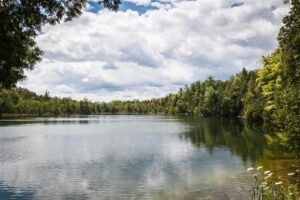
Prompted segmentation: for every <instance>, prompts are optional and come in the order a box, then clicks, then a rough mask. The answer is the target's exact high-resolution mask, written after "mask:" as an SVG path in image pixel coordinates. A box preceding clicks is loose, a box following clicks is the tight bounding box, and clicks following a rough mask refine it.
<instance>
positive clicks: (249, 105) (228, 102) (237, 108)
mask: <svg viewBox="0 0 300 200" xmlns="http://www.w3.org/2000/svg"><path fill="white" fill-rule="evenodd" d="M283 24H284V25H283V27H282V28H281V29H280V32H279V35H278V43H279V47H278V48H277V49H276V50H275V51H274V52H273V53H271V54H270V55H267V56H263V57H262V59H261V60H262V65H263V67H262V68H261V69H259V70H255V71H247V70H246V69H243V70H242V71H241V72H240V73H238V74H236V75H235V76H233V77H231V78H230V79H229V80H226V81H222V80H215V79H214V78H213V77H208V78H207V79H206V80H204V81H197V82H195V83H192V84H191V85H189V86H185V87H184V88H181V89H180V90H179V91H178V92H177V93H175V94H169V95H168V96H166V97H163V98H156V99H151V100H145V101H139V100H133V101H112V102H109V103H104V102H98V103H94V102H90V101H88V100H87V99H85V100H82V101H75V100H72V99H70V98H57V97H54V98H52V97H49V94H48V93H47V92H46V93H45V95H36V94H35V93H33V92H30V91H28V90H26V89H22V88H12V89H4V88H2V89H0V114H1V115H2V116H7V115H40V116H43V115H62V114H101V113H143V114H150V113H153V114H157V113H160V114H170V115H173V114H175V115H194V116H242V117H244V118H245V119H246V120H247V121H255V122H256V121H262V122H265V123H268V124H272V125H273V127H275V128H276V129H278V130H282V131H286V132H289V133H290V134H293V135H298V136H300V114H299V112H300V83H299V82H300V3H299V0H292V1H291V10H290V13H289V15H287V16H286V17H284V19H283ZM298 139H299V138H298Z"/></svg>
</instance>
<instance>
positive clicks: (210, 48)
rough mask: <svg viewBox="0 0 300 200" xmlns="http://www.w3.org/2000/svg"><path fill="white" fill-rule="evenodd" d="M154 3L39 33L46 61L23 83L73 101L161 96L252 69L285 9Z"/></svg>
mask: <svg viewBox="0 0 300 200" xmlns="http://www.w3.org/2000/svg"><path fill="white" fill-rule="evenodd" d="M131 2H132V1H131ZM134 2H135V3H136V4H143V3H141V2H146V1H144V0H142V1H134ZM150 3H151V1H148V0H147V3H144V4H143V5H146V4H147V5H148V4H150ZM153 4H155V5H153ZM151 5H152V6H156V7H157V8H158V9H154V10H153V9H149V10H148V11H147V12H145V13H144V14H139V13H138V12H137V11H132V10H127V11H120V12H117V13H115V12H108V11H106V10H101V11H99V12H97V13H92V12H88V11H84V12H83V15H82V16H81V17H80V18H78V19H75V20H73V21H72V22H67V23H62V24H60V25H57V26H46V27H44V29H43V32H42V34H40V35H39V36H38V37H37V39H36V40H37V42H38V44H39V46H40V47H41V48H42V49H43V50H44V52H45V54H44V56H43V61H42V62H41V63H39V64H38V65H37V66H36V68H35V70H34V71H31V72H28V80H27V81H26V82H23V83H21V84H20V85H21V86H23V87H27V88H29V89H31V90H34V91H36V92H38V93H43V92H44V91H45V90H46V89H47V90H49V91H50V94H52V95H57V96H71V97H73V98H78V99H80V98H84V97H88V98H90V99H93V100H104V101H109V100H112V99H137V98H139V99H146V98H151V97H161V96H164V95H166V94H168V93H170V92H175V91H176V90H177V89H178V88H179V87H181V86H183V85H184V84H189V83H191V82H193V81H196V80H201V79H205V78H206V77H207V76H210V75H211V76H215V77H216V78H221V79H225V78H228V77H229V76H230V75H233V74H234V73H237V72H238V71H240V69H241V68H242V67H246V68H248V69H254V68H257V67H258V64H257V61H258V60H259V57H260V56H261V55H263V54H266V53H269V52H270V51H272V50H273V49H274V48H276V46H277V42H276V36H277V33H278V30H279V27H280V26H281V20H282V17H283V16H284V15H285V14H286V13H287V11H288V7H287V6H285V5H283V4H282V0H265V1H257V0H244V1H234V0H197V1H169V0H165V1H156V2H152V3H151ZM170 5H171V6H170Z"/></svg>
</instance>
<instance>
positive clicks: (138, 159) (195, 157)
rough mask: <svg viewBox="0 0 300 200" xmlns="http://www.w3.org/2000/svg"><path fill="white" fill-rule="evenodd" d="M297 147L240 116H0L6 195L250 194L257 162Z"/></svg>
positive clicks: (1, 179)
mask: <svg viewBox="0 0 300 200" xmlns="http://www.w3.org/2000/svg"><path fill="white" fill-rule="evenodd" d="M258 165H264V168H265V169H271V170H273V171H275V173H279V174H280V173H282V174H286V172H287V171H288V170H289V168H295V167H298V166H299V160H297V159H295V154H294V152H291V151H290V150H288V149H286V148H284V147H283V146H282V142H281V141H280V139H279V138H277V137H275V136H270V135H264V134H263V132H262V130H261V129H260V128H252V129H250V128H245V127H244V126H243V125H242V124H241V123H240V122H239V121H237V120H228V119H227V120H226V119H192V118H175V117H163V116H132V115H131V116H126V115H105V116H74V117H68V118H32V119H19V120H1V121H0V199H1V200H6V199H15V200H25V199H42V200H43V199H47V200H56V199H64V200H65V199H76V200H77V199H78V200H79V199H80V200H81V199H82V200H84V199H95V200H96V199H154V200H155V199H222V200H223V199H249V197H250V195H249V191H250V190H251V185H252V176H251V175H250V174H247V172H245V171H246V169H247V168H248V167H249V166H258Z"/></svg>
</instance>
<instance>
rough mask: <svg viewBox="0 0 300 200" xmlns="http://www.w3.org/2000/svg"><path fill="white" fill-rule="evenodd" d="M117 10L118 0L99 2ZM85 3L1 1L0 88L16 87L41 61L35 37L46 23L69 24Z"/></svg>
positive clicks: (79, 0)
mask: <svg viewBox="0 0 300 200" xmlns="http://www.w3.org/2000/svg"><path fill="white" fill-rule="evenodd" d="M99 3H101V4H103V6H104V7H106V8H109V9H111V10H115V11H116V10H118V8H119V5H120V3H121V2H120V0H103V1H101V2H99ZM85 5H86V0H4V1H0V87H11V86H15V84H16V83H17V81H19V80H22V79H24V78H26V76H25V75H24V70H32V69H33V68H34V65H35V64H36V63H37V62H39V61H40V60H41V55H42V50H41V49H40V48H39V47H38V46H37V44H36V42H35V41H34V38H35V37H36V36H37V35H38V34H39V32H40V31H41V28H42V27H43V26H44V25H46V24H51V25H55V24H58V23H60V22H61V21H70V20H71V19H73V18H74V17H78V16H79V15H80V14H81V10H82V8H83V7H85Z"/></svg>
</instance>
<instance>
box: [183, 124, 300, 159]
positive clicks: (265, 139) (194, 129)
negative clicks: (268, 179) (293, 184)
mask: <svg viewBox="0 0 300 200" xmlns="http://www.w3.org/2000/svg"><path fill="white" fill-rule="evenodd" d="M184 120H185V121H186V123H188V124H189V125H190V128H189V129H188V130H187V131H186V132H183V133H182V134H181V135H180V137H181V138H182V139H184V140H188V141H191V143H192V144H194V145H195V146H197V147H199V148H205V149H207V150H208V151H209V152H211V153H212V152H214V150H215V149H218V148H221V147H225V148H227V149H229V150H230V152H231V153H232V154H234V155H237V156H239V157H240V158H241V159H242V160H243V161H244V162H247V161H251V162H252V163H253V162H256V161H258V160H259V159H292V158H295V157H296V152H294V151H293V150H292V149H290V148H289V146H288V145H287V143H285V138H283V137H284V136H283V135H279V134H274V133H270V132H268V130H270V129H268V127H263V126H254V125H252V126H251V125H249V126H244V124H243V123H242V121H241V120H239V119H224V118H214V119H212V118H201V119H195V118H185V119H184Z"/></svg>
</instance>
